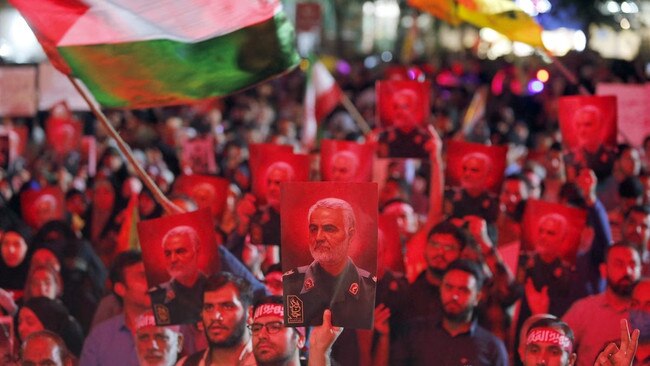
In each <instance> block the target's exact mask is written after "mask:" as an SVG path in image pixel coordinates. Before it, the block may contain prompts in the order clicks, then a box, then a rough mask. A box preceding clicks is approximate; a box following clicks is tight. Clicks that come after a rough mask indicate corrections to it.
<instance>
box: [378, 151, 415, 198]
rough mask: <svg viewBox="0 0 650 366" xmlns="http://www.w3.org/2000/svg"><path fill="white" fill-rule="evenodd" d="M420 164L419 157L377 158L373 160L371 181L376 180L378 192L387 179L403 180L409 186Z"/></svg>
mask: <svg viewBox="0 0 650 366" xmlns="http://www.w3.org/2000/svg"><path fill="white" fill-rule="evenodd" d="M421 165H422V161H421V160H419V159H397V158H378V159H375V161H374V166H373V169H372V181H373V182H377V184H378V185H379V191H380V192H381V191H382V189H383V188H384V185H385V183H386V181H387V180H388V179H399V180H403V181H404V182H406V184H407V185H409V186H411V185H412V184H413V181H414V180H415V174H416V172H417V171H418V169H419V168H420V166H421ZM380 200H381V197H380Z"/></svg>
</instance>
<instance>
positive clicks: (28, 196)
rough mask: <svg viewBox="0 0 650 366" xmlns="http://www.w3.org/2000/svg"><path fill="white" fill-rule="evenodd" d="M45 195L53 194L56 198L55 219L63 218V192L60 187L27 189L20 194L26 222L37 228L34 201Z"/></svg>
mask: <svg viewBox="0 0 650 366" xmlns="http://www.w3.org/2000/svg"><path fill="white" fill-rule="evenodd" d="M45 195H52V196H53V197H54V199H55V200H56V207H55V210H56V212H55V219H56V220H63V216H64V214H63V212H64V211H63V206H64V204H63V202H64V200H63V192H62V191H61V189H59V187H45V188H43V189H41V190H33V189H30V190H27V191H24V192H23V193H21V194H20V208H21V211H22V214H23V218H24V220H25V223H27V225H29V226H30V227H32V228H36V220H37V219H36V211H35V207H34V203H35V202H36V200H38V198H39V197H41V196H45Z"/></svg>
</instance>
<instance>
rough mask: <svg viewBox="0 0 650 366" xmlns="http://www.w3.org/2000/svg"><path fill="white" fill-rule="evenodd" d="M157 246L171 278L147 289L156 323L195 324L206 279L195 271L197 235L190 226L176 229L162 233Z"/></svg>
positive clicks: (196, 269)
mask: <svg viewBox="0 0 650 366" xmlns="http://www.w3.org/2000/svg"><path fill="white" fill-rule="evenodd" d="M161 245H162V249H163V253H164V262H165V269H166V270H167V273H168V274H169V276H170V277H171V279H170V280H169V281H167V282H164V283H161V284H159V285H157V286H154V287H153V288H151V289H150V290H149V294H150V296H151V304H152V306H153V310H154V316H155V318H156V324H158V325H166V324H183V323H194V322H197V321H199V320H200V314H201V304H202V303H201V301H202V294H203V284H204V283H205V279H206V275H205V274H203V273H201V271H200V269H199V246H200V239H199V235H198V233H197V232H196V230H195V229H194V228H193V227H191V226H187V225H182V226H176V227H174V228H172V229H171V230H169V231H168V232H167V234H165V236H164V237H163V239H162V243H161Z"/></svg>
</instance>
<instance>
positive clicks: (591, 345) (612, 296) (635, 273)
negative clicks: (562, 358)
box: [562, 243, 641, 366]
mask: <svg viewBox="0 0 650 366" xmlns="http://www.w3.org/2000/svg"><path fill="white" fill-rule="evenodd" d="M600 271H601V276H602V277H603V278H605V279H606V280H607V289H606V290H605V292H604V293H601V294H598V295H592V296H589V297H586V298H584V299H580V300H578V301H576V302H575V303H574V304H573V305H572V306H571V307H570V308H569V310H568V311H567V312H566V314H564V317H563V318H562V320H563V321H565V322H566V323H567V324H569V326H570V327H571V329H573V331H574V333H575V340H576V351H577V353H578V355H580V357H579V358H578V363H577V364H578V366H586V365H589V366H591V365H593V364H594V360H595V359H596V357H597V356H598V352H599V351H600V350H601V349H602V348H603V347H604V346H605V345H606V344H608V343H610V342H612V341H616V340H617V339H618V338H619V336H620V334H619V329H620V326H619V321H620V319H622V318H627V317H628V314H629V310H630V305H631V303H632V290H633V289H634V285H636V283H637V282H638V281H639V279H640V277H641V258H640V257H639V253H638V252H637V251H636V249H635V248H634V247H633V246H631V245H629V244H623V243H618V244H615V245H613V246H611V247H610V248H609V250H608V251H607V257H606V260H605V263H604V264H602V265H601V266H600ZM594 324H598V326H597V327H594Z"/></svg>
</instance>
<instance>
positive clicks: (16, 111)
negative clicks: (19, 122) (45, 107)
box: [0, 65, 38, 117]
mask: <svg viewBox="0 0 650 366" xmlns="http://www.w3.org/2000/svg"><path fill="white" fill-rule="evenodd" d="M0 85H2V88H0V116H3V117H32V116H35V115H36V112H37V109H36V105H37V98H38V97H37V93H36V67H34V66H32V65H25V66H0Z"/></svg>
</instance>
